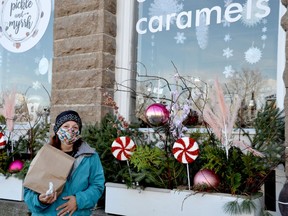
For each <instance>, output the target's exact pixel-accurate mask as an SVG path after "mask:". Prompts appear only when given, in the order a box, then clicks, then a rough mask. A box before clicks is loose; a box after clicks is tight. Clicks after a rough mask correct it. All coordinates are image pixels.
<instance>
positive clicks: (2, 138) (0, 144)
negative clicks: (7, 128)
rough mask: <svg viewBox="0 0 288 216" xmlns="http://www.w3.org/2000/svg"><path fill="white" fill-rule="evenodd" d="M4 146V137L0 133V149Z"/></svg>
mask: <svg viewBox="0 0 288 216" xmlns="http://www.w3.org/2000/svg"><path fill="white" fill-rule="evenodd" d="M5 145H6V139H5V135H4V134H3V133H2V132H0V149H3V148H5Z"/></svg>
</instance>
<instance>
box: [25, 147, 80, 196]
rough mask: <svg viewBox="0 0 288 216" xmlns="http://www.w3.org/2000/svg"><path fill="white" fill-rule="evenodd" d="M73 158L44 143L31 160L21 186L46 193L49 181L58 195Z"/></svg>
mask: <svg viewBox="0 0 288 216" xmlns="http://www.w3.org/2000/svg"><path fill="white" fill-rule="evenodd" d="M74 160H75V159H74V158H73V157H71V156H69V155H68V154H66V153H64V152H62V151H61V150H59V149H57V148H54V147H53V146H51V145H49V144H46V145H44V146H43V147H42V148H41V149H40V150H39V151H38V153H37V154H36V156H35V157H34V159H33V160H32V161H31V164H30V167H29V169H28V172H27V175H26V177H25V179H24V182H23V186H24V187H27V188H29V189H31V190H33V191H36V192H38V193H46V191H47V190H48V189H49V182H52V183H53V186H54V191H57V194H58V195H59V194H60V193H61V192H62V190H63V187H64V184H65V182H66V179H67V176H68V175H69V173H70V171H71V168H72V166H73V163H74Z"/></svg>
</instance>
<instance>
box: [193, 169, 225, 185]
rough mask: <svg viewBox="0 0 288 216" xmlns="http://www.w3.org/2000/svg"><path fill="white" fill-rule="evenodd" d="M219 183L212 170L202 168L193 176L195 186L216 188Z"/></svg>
mask: <svg viewBox="0 0 288 216" xmlns="http://www.w3.org/2000/svg"><path fill="white" fill-rule="evenodd" d="M219 184H220V179H219V177H218V176H217V175H216V173H215V172H214V171H213V170H209V169H203V170H200V171H198V172H197V173H196V175H195V176H194V186H195V187H205V188H217V187H218V186H219Z"/></svg>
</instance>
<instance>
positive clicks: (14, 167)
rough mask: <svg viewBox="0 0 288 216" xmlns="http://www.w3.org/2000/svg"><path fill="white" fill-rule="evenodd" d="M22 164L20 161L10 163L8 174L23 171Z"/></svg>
mask: <svg viewBox="0 0 288 216" xmlns="http://www.w3.org/2000/svg"><path fill="white" fill-rule="evenodd" d="M23 166H24V163H23V161H21V160H15V161H12V162H11V163H10V165H9V168H8V171H9V172H10V173H14V172H19V171H20V170H22V169H23Z"/></svg>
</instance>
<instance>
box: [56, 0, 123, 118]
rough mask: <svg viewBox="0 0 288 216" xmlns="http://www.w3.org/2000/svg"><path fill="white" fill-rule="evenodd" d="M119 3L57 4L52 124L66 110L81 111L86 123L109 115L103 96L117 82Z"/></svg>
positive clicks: (66, 0)
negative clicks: (115, 69) (117, 4)
mask: <svg viewBox="0 0 288 216" xmlns="http://www.w3.org/2000/svg"><path fill="white" fill-rule="evenodd" d="M116 1H117V0H80V1H79V0H57V1H55V14H54V16H55V17H54V47H53V49H54V59H53V75H52V92H51V98H52V101H51V120H52V123H54V119H55V117H56V116H57V114H59V113H60V112H61V111H63V110H66V109H74V110H76V111H77V112H79V114H80V116H81V117H82V120H83V122H84V123H95V122H96V121H100V120H101V118H102V117H103V116H104V114H105V113H106V112H107V107H105V106H103V97H102V93H103V89H106V88H108V89H110V90H111V89H112V88H113V85H114V79H115V75H114V67H115V52H116ZM107 68H109V69H111V70H107Z"/></svg>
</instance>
